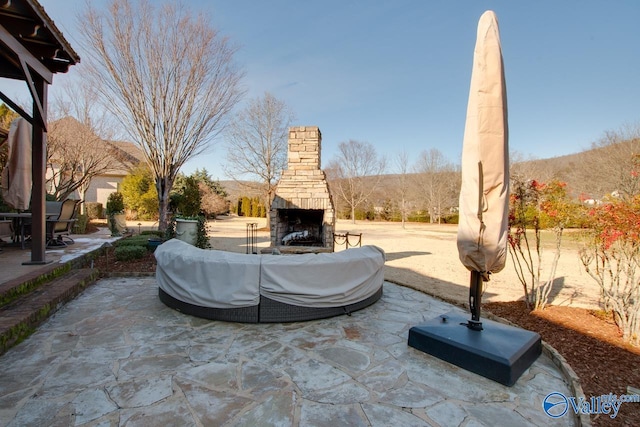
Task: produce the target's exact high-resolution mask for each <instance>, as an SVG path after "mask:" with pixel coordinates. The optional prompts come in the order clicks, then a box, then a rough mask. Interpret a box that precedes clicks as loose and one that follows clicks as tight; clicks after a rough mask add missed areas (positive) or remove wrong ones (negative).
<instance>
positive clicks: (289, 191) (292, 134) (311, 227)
mask: <svg viewBox="0 0 640 427" xmlns="http://www.w3.org/2000/svg"><path fill="white" fill-rule="evenodd" d="M321 143H322V134H321V133H320V129H319V128H318V127H317V126H298V127H291V128H289V144H288V154H287V161H288V166H287V170H285V171H283V172H282V176H281V178H280V181H279V182H278V186H277V188H276V191H275V197H274V199H273V203H272V204H271V209H270V211H269V215H270V220H271V246H272V247H280V246H312V247H321V248H325V249H326V248H329V249H331V248H333V233H334V228H335V211H334V206H333V200H332V197H331V193H330V191H329V186H328V184H327V179H326V175H325V173H324V171H323V170H322V169H320V154H321V153H320V150H321Z"/></svg>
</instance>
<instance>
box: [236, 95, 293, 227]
mask: <svg viewBox="0 0 640 427" xmlns="http://www.w3.org/2000/svg"><path fill="white" fill-rule="evenodd" d="M293 120H294V114H293V113H292V112H291V111H290V110H289V108H288V107H287V105H286V104H285V103H284V102H282V101H280V100H278V99H277V98H275V97H274V96H273V95H271V94H270V93H265V94H264V96H263V97H261V98H255V99H253V100H251V101H250V102H249V104H248V105H247V107H246V108H245V109H244V110H242V111H240V113H238V114H237V116H236V117H235V118H234V120H233V121H232V122H231V124H230V125H229V127H228V128H227V131H226V132H225V136H226V143H227V167H226V168H225V172H226V173H227V175H229V176H231V177H232V178H233V179H234V180H236V181H240V180H241V179H243V178H244V179H246V178H254V179H257V180H258V181H259V182H260V187H261V193H262V195H263V196H262V197H263V203H264V205H265V206H266V207H267V209H268V208H269V206H271V202H272V200H273V196H274V193H275V189H276V185H277V183H278V180H279V178H280V175H281V174H282V171H283V169H284V168H285V167H286V165H287V142H288V135H289V126H290V125H291V122H292V121H293ZM268 221H269V216H268V215H267V222H268ZM268 226H269V225H268V224H267V227H268Z"/></svg>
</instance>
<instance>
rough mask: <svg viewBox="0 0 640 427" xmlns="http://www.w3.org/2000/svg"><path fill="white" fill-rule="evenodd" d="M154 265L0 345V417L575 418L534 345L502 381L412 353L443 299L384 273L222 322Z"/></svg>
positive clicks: (102, 420) (317, 422)
mask: <svg viewBox="0 0 640 427" xmlns="http://www.w3.org/2000/svg"><path fill="white" fill-rule="evenodd" d="M157 292H158V289H157V284H156V281H155V279H154V278H135V279H122V278H113V279H103V280H100V281H99V282H98V283H97V284H96V285H95V286H93V287H92V288H90V289H88V290H86V291H85V292H84V293H83V294H82V295H80V296H79V297H78V298H77V299H75V300H73V301H72V302H70V303H68V304H67V305H66V306H65V307H63V308H62V309H61V310H60V311H59V312H58V313H56V314H55V315H54V316H53V317H52V318H51V319H49V320H48V321H47V323H45V324H44V325H43V326H41V327H40V328H39V329H38V331H37V332H36V333H35V334H33V335H32V336H31V337H29V338H28V339H27V340H25V341H24V342H22V343H21V344H19V345H18V346H16V347H14V348H13V349H11V350H9V351H8V352H7V353H6V354H5V355H3V356H2V357H0V425H8V426H24V425H85V426H103V425H104V426H108V425H132V426H135V425H167V426H168V425H181V426H189V425H193V426H202V425H207V426H208V425H228V426H231V425H233V426H256V425H272V426H329V427H336V426H341V425H350V426H351V425H353V426H389V425H418V426H419V425H424V426H439V425H441V426H451V425H453V426H483V425H486V426H494V425H534V426H545V427H546V426H554V425H575V424H574V419H573V418H572V417H570V416H569V415H567V416H565V417H562V418H559V419H555V420H554V419H552V418H550V417H548V416H547V415H546V414H545V413H544V412H543V410H542V400H543V399H544V397H545V396H546V395H547V394H548V393H551V392H554V391H557V392H560V393H563V394H565V395H567V396H569V395H572V393H571V391H570V389H569V387H568V385H567V384H566V382H565V380H564V379H563V377H562V375H561V374H560V372H559V370H558V368H556V367H555V365H553V363H552V362H551V361H550V360H549V359H548V358H547V357H546V356H544V355H543V356H540V358H539V359H538V360H537V361H536V362H535V363H534V364H533V365H532V366H531V368H529V369H528V370H527V371H525V373H524V374H523V375H522V377H521V378H520V379H519V380H518V382H517V383H516V384H515V385H514V386H513V387H506V386H503V385H501V384H498V383H495V382H493V381H491V380H488V379H486V378H483V377H480V376H478V375H475V374H472V373H470V372H467V371H465V370H463V369H460V368H457V367H455V366H453V365H450V364H447V363H445V362H443V361H440V360H438V359H436V358H433V357H432V356H429V355H426V354H424V353H421V352H419V351H417V350H415V349H413V348H410V347H409V346H408V345H407V336H408V331H409V328H410V327H412V326H415V325H418V324H420V323H421V322H424V321H425V320H427V319H431V318H433V317H435V316H438V315H439V314H443V313H445V312H447V311H450V310H452V309H453V307H452V306H451V305H448V304H446V303H443V302H441V301H438V300H436V299H434V298H431V297H429V296H426V295H424V294H422V293H420V292H417V291H414V290H411V289H408V288H404V287H401V286H397V285H394V284H390V283H385V285H384V296H383V298H382V299H381V300H380V301H379V302H378V303H376V304H374V305H373V306H371V307H368V308H366V309H364V310H361V311H358V312H356V313H353V314H352V315H351V316H340V317H335V318H331V319H325V320H320V321H313V322H305V323H292V324H257V325H255V324H234V323H225V322H215V321H208V320H204V319H199V318H195V317H191V316H186V315H183V314H181V313H179V312H177V311H174V310H171V309H169V308H167V307H166V306H164V305H163V304H162V303H161V302H160V301H159V299H158V296H157Z"/></svg>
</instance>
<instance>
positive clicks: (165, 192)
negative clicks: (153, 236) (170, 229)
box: [156, 177, 171, 232]
mask: <svg viewBox="0 0 640 427" xmlns="http://www.w3.org/2000/svg"><path fill="white" fill-rule="evenodd" d="M168 181H169V178H168V177H162V178H158V179H156V190H158V230H160V231H163V232H164V231H166V230H167V226H168V225H169V191H170V190H171V185H169V182H168Z"/></svg>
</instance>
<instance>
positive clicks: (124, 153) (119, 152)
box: [49, 116, 144, 175]
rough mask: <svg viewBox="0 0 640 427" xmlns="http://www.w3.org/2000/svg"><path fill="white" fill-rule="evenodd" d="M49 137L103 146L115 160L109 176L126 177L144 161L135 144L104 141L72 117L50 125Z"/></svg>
mask: <svg viewBox="0 0 640 427" xmlns="http://www.w3.org/2000/svg"><path fill="white" fill-rule="evenodd" d="M49 127H50V130H49V137H50V138H62V139H63V140H68V141H70V140H72V139H73V138H82V140H84V141H91V140H94V139H95V140H96V142H97V143H99V144H103V145H101V147H103V148H104V149H105V152H106V153H107V154H108V155H109V156H111V157H112V158H113V159H115V160H116V165H115V167H114V168H113V170H111V171H110V173H109V174H110V175H127V174H128V173H129V172H130V171H131V170H132V169H133V168H134V167H135V166H137V165H138V163H140V162H141V161H144V155H143V153H142V151H141V150H140V149H139V148H138V147H136V145H135V144H133V143H131V142H127V141H105V140H102V139H101V138H100V137H99V136H98V135H96V134H95V133H94V132H93V131H92V130H91V129H89V127H88V126H86V125H85V124H83V123H80V122H79V121H78V120H76V119H75V118H74V117H69V116H68V117H64V118H62V119H59V120H56V121H55V122H52V123H51V124H50V126H49Z"/></svg>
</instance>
